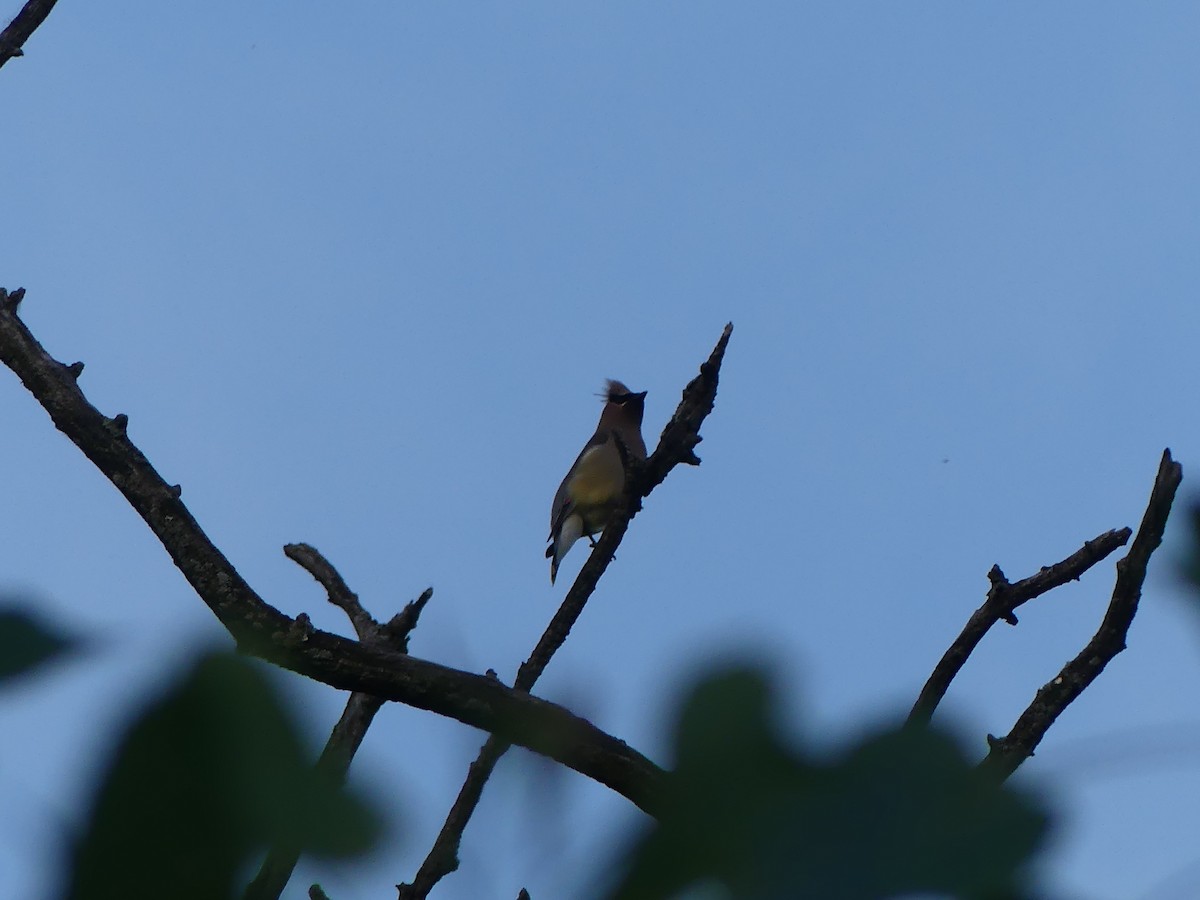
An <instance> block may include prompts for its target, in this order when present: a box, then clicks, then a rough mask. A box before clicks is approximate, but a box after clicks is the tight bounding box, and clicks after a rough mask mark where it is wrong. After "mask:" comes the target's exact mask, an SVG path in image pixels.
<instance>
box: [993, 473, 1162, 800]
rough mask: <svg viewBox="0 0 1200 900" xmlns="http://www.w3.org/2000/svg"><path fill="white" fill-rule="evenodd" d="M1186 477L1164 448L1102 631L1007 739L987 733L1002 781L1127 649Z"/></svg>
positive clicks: (1120, 564) (1031, 706) (1120, 566)
mask: <svg viewBox="0 0 1200 900" xmlns="http://www.w3.org/2000/svg"><path fill="white" fill-rule="evenodd" d="M1182 479H1183V468H1182V467H1181V466H1180V465H1179V463H1177V462H1175V461H1174V460H1173V459H1172V458H1171V451H1170V450H1169V449H1167V450H1164V451H1163V455H1162V461H1161V462H1160V463H1159V466H1158V476H1157V477H1156V478H1155V479H1154V489H1153V490H1152V491H1151V492H1150V502H1149V503H1148V504H1147V505H1146V513H1145V515H1143V516H1142V524H1141V525H1140V526H1139V528H1138V532H1137V536H1136V537H1135V538H1134V539H1133V544H1132V545H1131V546H1130V548H1129V552H1128V553H1127V554H1126V555H1125V557H1124V558H1123V559H1121V560H1119V561H1118V562H1117V581H1116V584H1115V585H1114V586H1113V592H1112V599H1111V600H1110V601H1109V604H1108V609H1107V610H1106V611H1105V613H1104V620H1103V621H1102V622H1101V623H1100V628H1099V630H1097V632H1096V634H1095V635H1094V636H1093V637H1092V639H1091V640H1090V641H1088V644H1087V646H1086V647H1084V648H1083V650H1081V651H1080V653H1079V655H1078V656H1076V657H1075V658H1074V659H1072V660H1071V661H1070V662H1068V663H1067V664H1066V665H1065V666H1064V667H1063V669H1062V671H1060V672H1059V673H1058V675H1057V676H1055V677H1054V679H1053V680H1051V681H1049V682H1047V683H1046V684H1044V685H1043V686H1042V687H1041V688H1040V689H1039V690H1038V692H1037V695H1036V696H1035V697H1034V698H1033V702H1032V703H1030V704H1029V706H1028V707H1027V708H1026V710H1025V711H1024V712H1023V713H1021V715H1020V717H1019V718H1018V719H1017V721H1016V723H1015V724H1014V725H1013V727H1012V730H1011V731H1010V732H1009V733H1008V734H1007V735H1005V736H1004V737H1002V738H995V737H992V736H991V735H989V736H988V743H989V744H990V745H991V750H990V751H989V752H988V755H987V756H986V757H985V758H984V760H983V762H982V763H980V769H981V770H983V771H985V772H988V773H989V774H991V775H993V776H994V777H995V778H996V780H997V781H1003V780H1004V779H1006V778H1008V776H1009V775H1011V774H1012V773H1013V772H1015V771H1016V770H1017V767H1018V766H1019V765H1021V763H1023V762H1024V761H1025V760H1026V759H1028V758H1029V757H1030V756H1032V755H1033V751H1034V749H1036V747H1037V745H1038V744H1039V743H1040V742H1041V740H1042V738H1043V737H1044V736H1045V734H1046V732H1047V731H1048V730H1049V728H1050V726H1051V725H1053V724H1054V720H1055V719H1057V718H1058V717H1059V716H1060V715H1061V714H1062V712H1063V711H1064V710H1065V709H1066V708H1067V707H1068V706H1069V705H1070V704H1071V702H1072V701H1074V700H1075V698H1076V697H1078V696H1079V695H1080V694H1081V693H1083V691H1084V689H1085V688H1086V687H1087V686H1088V685H1089V684H1091V683H1092V682H1093V681H1095V680H1096V677H1097V676H1098V675H1099V674H1100V673H1101V672H1103V671H1104V667H1105V666H1107V665H1108V664H1109V662H1111V661H1112V659H1113V658H1114V657H1115V656H1116V655H1117V654H1118V653H1120V652H1121V651H1122V650H1124V649H1125V639H1126V636H1127V635H1128V633H1129V626H1130V625H1131V624H1132V623H1133V617H1134V615H1135V614H1136V613H1137V608H1138V601H1139V600H1140V599H1141V596H1142V584H1143V583H1144V582H1145V580H1146V567H1147V565H1148V564H1149V562H1150V556H1151V555H1152V554H1153V553H1154V551H1155V550H1156V549H1157V548H1158V545H1159V544H1161V543H1162V536H1163V530H1164V529H1165V528H1166V526H1167V517H1168V516H1169V515H1170V514H1171V504H1172V503H1173V502H1174V500H1175V492H1176V490H1177V489H1178V488H1179V483H1180V481H1181V480H1182Z"/></svg>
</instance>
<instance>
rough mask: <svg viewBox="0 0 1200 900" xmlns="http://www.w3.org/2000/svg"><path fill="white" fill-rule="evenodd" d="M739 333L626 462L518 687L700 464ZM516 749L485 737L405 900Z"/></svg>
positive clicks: (431, 876)
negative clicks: (618, 556) (670, 484)
mask: <svg viewBox="0 0 1200 900" xmlns="http://www.w3.org/2000/svg"><path fill="white" fill-rule="evenodd" d="M732 333H733V323H732V322H730V323H728V324H726V326H725V328H724V330H723V331H722V332H721V337H720V338H719V339H718V341H717V344H716V346H715V347H714V348H713V351H712V353H710V354H709V357H708V359H707V360H706V361H705V362H704V363H703V364H701V366H700V374H699V375H697V376H696V377H695V378H693V379H692V380H691V381H690V382H689V383H688V385H687V387H686V388H684V390H683V396H682V398H681V399H680V401H679V405H678V406H677V407H676V409H675V414H674V415H673V416H671V420H670V421H669V422H668V423H667V425H666V427H665V428H664V429H663V432H662V436H661V437H660V438H659V441H658V446H657V447H656V448H655V450H654V453H653V454H651V456H650V458H649V459H647V460H646V462H645V463H644V464H642V465H640V466H635V467H633V468H632V469H630V468H629V467H630V465H631V464H632V460H630V459H628V458H626V459H625V463H626V466H627V475H628V476H629V477H628V478H627V482H628V486H627V489H626V492H625V498H624V501H623V502H622V503H621V504H620V506H619V507H618V509H617V510H615V511H614V513H613V515H612V517H611V518H610V520H609V522H608V524H607V525H606V526H605V528H604V534H603V535H601V537H600V540H599V541H597V542H596V546H595V547H594V548H593V550H592V553H591V555H590V556H589V557H588V559H587V562H585V563H584V564H583V568H582V569H581V570H580V572H579V575H578V576H576V578H575V583H574V584H573V585H572V586H571V589H570V590H569V591H568V592H567V596H566V597H565V598H564V600H563V602H562V605H561V606H560V607H559V608H558V611H557V612H556V613H555V614H554V617H553V618H552V619H551V620H550V624H549V625H547V626H546V630H545V631H544V632H543V633H542V636H541V638H540V639H539V640H538V642H537V645H536V646H535V647H534V648H533V652H532V653H530V654H529V658H528V659H527V660H526V661H525V662H524V663H522V664H521V667H520V669H518V671H517V678H516V681H515V682H514V687H515V688H516V689H517V690H522V691H528V690H531V689H532V688H533V685H534V684H535V683H536V682H537V680H538V678H539V677H540V676H541V674H542V672H544V671H545V669H546V666H547V665H548V664H549V662H550V659H551V658H552V657H553V656H554V654H555V652H557V650H558V648H559V647H561V646H562V645H563V643H564V642H565V641H566V639H567V636H568V635H569V634H570V633H571V629H572V628H573V627H574V625H575V623H576V622H577V621H578V619H579V616H580V614H582V612H583V608H584V606H585V605H586V604H587V601H588V598H590V597H591V596H592V592H593V591H595V589H596V585H597V583H598V582H599V581H600V578H601V576H603V575H604V572H605V570H606V569H607V568H608V564H609V563H610V562H612V559H613V555H614V554H615V553H616V551H617V547H618V546H620V543H621V540H622V538H624V536H625V531H626V529H627V528H628V527H629V522H630V520H631V519H632V518H633V517H634V516H635V515H637V513H638V511H639V510H640V509H641V501H642V499H643V498H645V497H648V496H649V495H650V492H651V491H653V490H654V488H656V487H657V486H658V485H660V484H662V482H663V479H665V478H666V477H667V474H668V473H669V472H670V471H671V469H673V468H675V466H677V465H679V464H681V463H682V464H685V465H692V466H695V465H699V464H700V459H699V457H697V456H696V454H695V447H696V445H697V444H699V443H700V441H701V437H700V426H701V425H702V424H703V423H704V419H705V418H706V417H707V416H708V414H709V413H710V412H712V409H713V404H714V403H715V402H716V397H717V383H718V381H719V379H720V373H721V362H722V360H723V359H724V357H725V348H726V346H728V344H729V337H730V335H731V334H732ZM508 748H509V744H508V743H507V742H506V741H504V740H503V738H501V737H498V736H497V735H495V734H492V735H490V736H489V737H488V739H487V740H486V741H485V742H484V744H483V746H482V747H481V748H480V750H479V754H478V756H476V757H475V761H474V762H473V763H471V765H470V767H469V768H468V769H467V777H466V778H465V779H464V780H463V785H462V787H461V788H460V789H459V791H458V796H457V797H455V799H454V803H453V805H452V806H451V807H450V812H449V813H448V814H447V815H446V820H445V822H443V824H442V828H441V830H440V831H439V832H438V835H437V837H436V838H435V839H434V842H433V846H432V847H431V848H430V850H429V853H428V854H427V855H426V857H425V860H424V861H423V862H422V863H421V867H420V868H419V869H418V870H417V873H416V875H415V876H414V877H413V880H412V881H411V882H410V883H407V884H399V885H397V886H396V887H397V890H398V891H399V900H423V898H425V897H427V896H428V895H429V892H430V891H431V890H433V887H434V885H436V884H437V883H438V882H439V881H440V880H441V879H442V878H444V877H445V876H446V875H449V874H450V873H451V872H453V871H455V870H456V869H457V868H458V849H459V847H460V846H461V844H462V835H463V831H464V830H465V829H466V827H467V823H468V822H469V821H470V819H471V816H472V815H473V814H474V812H475V808H476V806H478V805H479V799H480V797H482V796H483V788H484V785H485V784H487V781H488V779H489V778H490V777H491V774H492V772H493V770H494V769H495V768H496V763H497V762H499V760H500V757H501V756H503V755H504V754H505V752H506V751H507V750H508Z"/></svg>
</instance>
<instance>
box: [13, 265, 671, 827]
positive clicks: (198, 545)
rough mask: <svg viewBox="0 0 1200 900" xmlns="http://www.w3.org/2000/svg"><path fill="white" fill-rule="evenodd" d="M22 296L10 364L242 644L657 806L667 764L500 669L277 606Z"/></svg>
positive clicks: (276, 660) (270, 659) (294, 668)
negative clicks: (81, 382) (493, 674)
mask: <svg viewBox="0 0 1200 900" xmlns="http://www.w3.org/2000/svg"><path fill="white" fill-rule="evenodd" d="M23 295H24V291H20V290H19V291H14V292H13V293H12V294H9V293H7V292H6V291H4V290H3V289H2V288H0V362H3V363H4V364H5V365H6V366H8V367H9V368H10V369H12V370H13V372H15V373H16V374H17V376H18V377H19V378H20V379H21V381H22V382H23V383H24V385H25V387H26V388H27V389H28V390H29V392H30V393H31V394H33V396H34V397H35V398H36V399H37V401H38V402H39V403H40V404H41V405H42V407H43V408H44V409H45V410H46V412H47V413H49V415H50V418H51V419H52V420H53V422H54V424H55V426H56V427H57V428H58V429H59V430H60V431H62V432H63V434H65V435H66V436H67V437H68V438H69V439H70V440H71V441H72V442H73V443H74V444H75V445H76V446H77V447H79V449H80V450H82V451H83V453H84V455H85V456H87V458H88V459H90V460H91V461H92V462H93V463H94V464H95V465H96V467H97V468H98V469H99V470H100V471H101V472H102V473H104V475H105V476H106V477H107V478H108V479H109V480H110V481H111V482H112V483H113V484H114V485H115V486H116V488H117V489H118V490H119V491H120V492H121V493H122V494H123V495H124V496H125V499H126V500H128V501H129V504H130V505H131V506H132V507H133V508H134V510H135V511H136V512H137V513H138V515H140V516H141V517H142V519H143V520H144V521H145V522H146V524H147V525H148V526H149V527H150V530H151V531H153V532H154V534H155V536H156V537H157V538H158V539H159V540H160V541H161V542H162V545H163V547H164V548H165V549H166V550H167V553H168V554H170V556H171V559H172V560H173V561H174V563H175V565H176V567H177V568H178V569H179V571H180V572H181V573H182V574H183V576H184V577H185V578H186V579H187V581H188V583H189V584H191V586H192V588H193V589H194V590H195V591H196V593H197V594H198V595H199V596H200V598H201V599H202V600H203V601H204V602H205V604H206V605H207V606H208V607H209V609H211V610H212V611H213V614H214V615H216V617H217V619H218V620H220V622H221V624H222V625H224V626H225V628H226V629H227V630H228V631H229V633H230V634H231V635H233V637H234V639H235V640H236V641H237V643H238V646H239V647H240V648H241V649H242V650H243V651H245V652H247V653H250V654H252V655H255V656H259V657H261V658H262V659H265V660H266V661H267V662H270V663H274V664H275V665H278V666H282V667H283V668H285V669H290V670H292V671H294V672H298V673H299V674H301V675H305V676H307V677H309V678H312V679H314V680H316V681H320V682H323V683H325V684H328V685H331V686H332V687H335V688H338V689H340V690H347V691H361V692H363V693H366V694H373V695H375V696H377V697H380V698H382V699H384V700H394V701H396V702H398V703H405V704H407V705H409V706H414V707H417V708H418V709H425V710H429V711H430V712H435V713H438V714H439V715H444V716H448V717H450V718H453V719H457V720H458V721H460V722H463V723H465V724H467V725H472V726H474V727H476V728H480V729H482V730H484V731H487V732H489V733H493V734H497V735H499V736H500V737H502V738H503V739H504V740H506V741H511V742H512V743H515V744H520V745H521V746H523V747H527V748H529V749H530V750H533V751H534V752H535V753H541V754H542V755H544V756H548V757H550V758H551V759H554V760H556V761H557V762H560V763H562V764H563V765H566V766H568V767H570V768H572V769H575V770H576V771H577V772H580V773H581V774H583V775H586V776H587V777H589V778H592V779H594V780H596V781H598V782H600V783H601V784H604V785H605V786H606V787H609V788H611V789H612V790H614V791H616V792H617V793H618V794H621V795H622V796H624V797H626V798H628V799H629V800H630V801H632V802H633V803H634V804H636V805H637V806H639V807H640V808H641V809H643V810H646V811H647V812H651V811H652V810H653V809H654V808H655V807H656V806H657V803H658V800H659V797H660V795H661V792H662V788H663V778H664V773H663V771H662V769H660V768H659V767H658V766H656V765H654V763H652V762H651V761H650V760H648V759H646V757H644V756H642V755H641V754H640V753H638V752H637V751H635V750H633V749H631V748H630V747H629V746H627V745H626V744H625V743H624V742H623V741H620V740H618V739H617V738H614V737H612V736H611V735H608V734H605V733H604V732H603V731H601V730H600V729H598V728H596V727H595V726H594V725H592V724H591V723H590V722H587V721H586V720H584V719H582V718H580V717H579V716H576V715H574V714H572V713H571V712H570V711H568V710H566V709H563V708H562V707H560V706H556V705H555V704H553V703H548V702H546V701H545V700H540V699H538V698H536V697H531V696H529V695H528V694H526V693H524V692H522V691H517V690H514V689H512V688H508V687H506V686H505V685H503V684H500V683H499V681H497V680H496V679H494V678H488V677H486V676H483V675H474V674H471V673H469V672H462V671H459V670H457V669H452V668H450V667H448V666H442V665H439V664H437V663H433V662H429V661H427V660H422V659H418V658H417V657H414V656H409V655H404V654H400V653H397V652H395V651H394V650H387V649H382V648H378V647H372V646H369V645H366V644H362V643H359V642H357V641H351V640H348V639H346V638H344V637H341V636H339V635H335V634H330V633H328V632H324V631H320V630H317V629H314V628H313V627H312V625H311V624H310V623H309V622H308V621H307V617H306V616H300V617H298V618H297V619H291V618H289V617H288V616H286V615H284V614H283V613H281V612H280V611H279V610H277V609H275V608H274V607H273V606H271V605H270V604H268V603H266V602H265V601H264V600H263V599H262V598H261V597H260V596H258V594H257V593H255V592H254V590H253V589H252V588H251V587H250V585H249V584H247V583H246V581H245V579H243V578H242V576H241V575H240V574H239V573H238V571H237V570H236V569H235V568H234V567H233V565H232V564H231V563H230V562H229V560H228V559H226V558H225V556H224V555H223V554H222V553H221V551H220V550H218V549H217V548H216V547H215V546H214V545H213V543H212V542H211V541H210V540H209V538H208V536H207V535H206V534H205V533H204V531H203V530H202V529H201V528H200V526H199V525H198V524H197V523H196V520H195V519H194V518H192V514H191V512H190V511H189V510H188V508H187V507H186V506H185V505H184V504H183V502H182V501H181V499H180V493H181V491H180V488H179V486H178V485H174V486H173V485H169V484H167V482H166V481H164V480H163V479H162V477H161V476H160V475H159V474H158V472H156V471H155V469H154V467H153V466H152V465H151V464H150V462H149V461H148V460H147V459H146V457H145V456H144V455H143V454H142V452H141V451H140V450H139V449H138V448H137V447H136V446H135V445H134V444H133V442H132V441H130V440H129V437H128V435H127V434H126V429H127V427H128V423H129V419H128V417H127V416H125V415H123V414H118V415H116V416H113V417H112V418H109V417H107V416H104V415H102V414H101V413H100V412H99V411H98V410H97V409H96V408H95V407H94V406H92V405H91V404H90V403H89V402H88V400H87V398H86V397H85V396H84V395H83V393H82V391H80V389H79V386H78V385H77V384H76V378H78V377H79V373H80V372H82V367H81V366H78V365H71V366H67V365H63V364H62V363H60V362H58V361H57V360H55V359H53V358H52V357H51V356H50V355H49V354H47V353H46V351H45V350H44V349H43V348H42V347H41V345H40V344H39V343H38V342H37V340H36V339H35V338H34V337H33V335H32V334H30V332H29V329H28V328H26V327H25V324H24V323H23V322H22V321H21V320H20V318H19V317H18V316H17V314H16V308H17V302H18V301H19V300H20V299H21V297H22V296H23Z"/></svg>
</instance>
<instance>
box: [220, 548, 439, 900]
mask: <svg viewBox="0 0 1200 900" xmlns="http://www.w3.org/2000/svg"><path fill="white" fill-rule="evenodd" d="M283 552H284V553H286V554H287V556H288V558H289V559H291V560H293V561H294V562H295V563H297V564H298V565H299V566H301V567H302V568H304V570H305V571H307V572H308V573H309V574H310V575H312V577H313V578H315V579H316V580H317V582H318V583H319V584H320V585H321V586H322V587H324V588H325V591H326V593H327V594H328V595H329V602H330V603H332V604H333V605H334V606H337V607H339V608H340V609H342V610H343V611H344V612H345V613H346V615H347V616H348V617H349V619H350V622H351V624H352V625H353V626H354V631H355V633H357V634H358V638H359V640H361V641H362V642H363V643H367V644H374V645H375V646H380V647H389V648H391V649H393V650H395V651H397V652H398V653H406V652H408V635H409V633H410V632H411V631H412V630H413V629H414V628H416V627H417V619H418V618H419V617H420V615H421V610H423V609H424V608H425V604H426V603H428V602H429V598H430V597H432V596H433V588H426V589H425V590H424V591H423V592H422V594H421V596H420V597H418V598H417V599H416V600H413V601H412V602H410V603H408V604H406V605H405V607H404V610H403V611H402V612H401V613H399V614H398V615H396V616H394V617H393V618H392V620H391V622H389V623H388V624H387V625H386V626H385V625H380V624H379V623H378V622H376V621H375V619H374V618H373V617H372V616H371V614H370V613H368V612H367V611H366V610H365V609H363V607H362V604H361V603H359V600H358V597H357V595H355V594H354V592H353V591H351V590H350V588H349V587H348V586H347V585H346V582H345V580H343V578H342V576H341V574H340V573H339V572H338V571H337V569H335V568H334V567H333V564H332V563H330V562H329V561H328V560H327V559H326V558H325V557H324V556H322V555H321V553H320V552H319V551H318V550H317V549H316V548H315V547H312V546H310V545H308V544H288V545H287V546H286V547H284V548H283ZM383 703H384V701H382V700H380V699H379V698H378V697H373V696H371V695H370V694H364V693H361V692H359V691H355V692H354V693H352V694H351V695H350V698H349V699H348V700H347V701H346V708H345V710H344V711H343V712H342V715H341V718H340V719H338V722H337V724H336V725H335V726H334V728H333V732H332V733H331V734H330V735H329V740H328V741H326V743H325V748H324V749H323V750H322V751H321V755H320V757H318V759H317V763H316V770H317V772H319V773H320V774H322V775H324V776H326V777H327V778H328V779H329V780H330V781H332V782H333V783H335V784H339V785H340V784H343V783H344V782H345V780H346V773H347V772H348V771H349V769H350V763H351V761H352V760H353V759H354V754H355V753H357V752H358V748H359V746H360V745H361V744H362V740H363V738H364V737H365V736H366V733H367V729H368V728H370V727H371V722H372V721H374V719H375V714H376V713H377V712H379V710H380V709H381V708H382V707H383ZM299 860H300V848H299V847H298V846H296V845H295V844H279V845H277V846H275V847H272V848H271V850H270V851H269V852H268V853H267V855H266V858H265V859H263V862H262V865H261V866H260V867H259V870H258V874H257V875H256V876H255V877H254V880H253V881H251V882H250V884H249V885H248V886H247V887H246V891H245V894H244V895H243V897H244V900H278V898H279V896H280V895H281V894H282V893H283V889H284V888H285V887H287V883H288V881H289V880H290V879H291V877H292V872H293V871H294V870H295V868H296V863H297V862H299Z"/></svg>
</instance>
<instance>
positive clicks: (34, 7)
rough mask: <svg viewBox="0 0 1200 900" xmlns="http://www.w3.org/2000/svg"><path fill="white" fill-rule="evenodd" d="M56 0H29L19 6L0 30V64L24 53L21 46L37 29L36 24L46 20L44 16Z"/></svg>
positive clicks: (48, 13) (52, 7) (48, 12)
mask: <svg viewBox="0 0 1200 900" xmlns="http://www.w3.org/2000/svg"><path fill="white" fill-rule="evenodd" d="M57 2H58V0H29V2H28V3H26V4H25V5H24V6H22V7H21V11H20V12H19V13H17V15H16V16H15V17H14V18H13V20H12V21H11V22H9V23H8V26H7V27H6V28H5V29H4V30H3V31H0V66H3V65H4V64H5V63H6V62H8V61H9V60H10V59H12V58H13V57H14V56H24V55H25V51H24V50H22V49H21V48H22V47H24V46H25V42H26V41H27V40H29V38H30V37H31V36H32V35H33V33H34V32H35V31H37V29H38V26H39V25H41V24H42V23H43V22H44V21H46V16H48V15H50V10H52V9H54V4H55V3H57Z"/></svg>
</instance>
